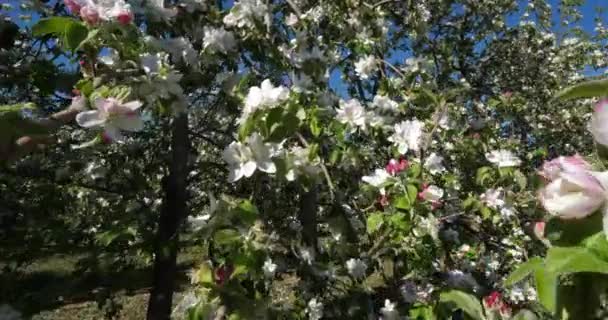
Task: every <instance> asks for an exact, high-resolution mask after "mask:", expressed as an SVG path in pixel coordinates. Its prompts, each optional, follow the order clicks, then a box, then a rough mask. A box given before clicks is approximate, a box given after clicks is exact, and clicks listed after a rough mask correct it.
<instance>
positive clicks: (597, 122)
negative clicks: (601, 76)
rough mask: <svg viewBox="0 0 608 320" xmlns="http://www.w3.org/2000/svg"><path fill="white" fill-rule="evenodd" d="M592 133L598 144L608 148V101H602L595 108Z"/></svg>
mask: <svg viewBox="0 0 608 320" xmlns="http://www.w3.org/2000/svg"><path fill="white" fill-rule="evenodd" d="M590 131H591V134H592V135H593V138H594V139H595V141H596V142H597V143H599V144H601V145H603V146H608V99H604V100H602V101H600V102H599V103H598V104H597V105H596V106H595V112H594V113H593V117H592V118H591V123H590Z"/></svg>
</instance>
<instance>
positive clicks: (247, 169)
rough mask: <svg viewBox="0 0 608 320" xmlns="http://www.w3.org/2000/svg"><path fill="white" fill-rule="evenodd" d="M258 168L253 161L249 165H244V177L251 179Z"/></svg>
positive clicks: (242, 169)
mask: <svg viewBox="0 0 608 320" xmlns="http://www.w3.org/2000/svg"><path fill="white" fill-rule="evenodd" d="M257 167H258V166H257V165H256V163H255V162H253V161H248V162H247V163H245V164H243V165H242V166H241V171H243V175H244V176H245V177H247V178H249V177H251V176H252V175H253V173H254V172H255V169H256V168H257Z"/></svg>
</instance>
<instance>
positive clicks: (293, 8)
mask: <svg viewBox="0 0 608 320" xmlns="http://www.w3.org/2000/svg"><path fill="white" fill-rule="evenodd" d="M285 1H286V2H287V4H288V5H289V6H290V7H291V10H293V11H294V12H295V13H296V14H297V15H298V18H300V17H302V11H300V9H299V8H298V6H297V5H296V4H295V3H294V2H293V0H285Z"/></svg>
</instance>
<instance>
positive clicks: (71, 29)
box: [64, 23, 89, 50]
mask: <svg viewBox="0 0 608 320" xmlns="http://www.w3.org/2000/svg"><path fill="white" fill-rule="evenodd" d="M88 33H89V31H88V30H87V27H85V26H84V25H83V24H81V23H72V24H69V25H68V26H67V28H66V32H65V37H64V42H65V45H66V47H67V48H68V49H70V50H76V48H78V47H79V46H80V44H81V43H82V42H83V41H84V40H85V39H86V38H87V35H88Z"/></svg>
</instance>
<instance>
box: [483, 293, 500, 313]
mask: <svg viewBox="0 0 608 320" xmlns="http://www.w3.org/2000/svg"><path fill="white" fill-rule="evenodd" d="M483 304H484V306H485V307H486V309H496V308H498V307H500V305H501V304H502V296H501V295H500V292H498V291H492V293H490V294H489V295H487V296H485V297H484V298H483Z"/></svg>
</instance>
